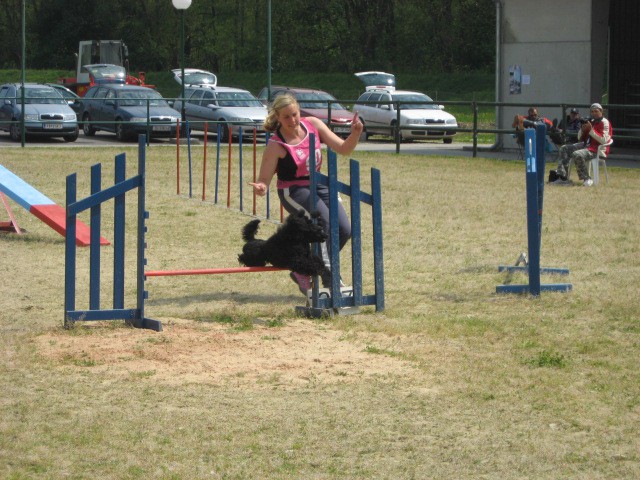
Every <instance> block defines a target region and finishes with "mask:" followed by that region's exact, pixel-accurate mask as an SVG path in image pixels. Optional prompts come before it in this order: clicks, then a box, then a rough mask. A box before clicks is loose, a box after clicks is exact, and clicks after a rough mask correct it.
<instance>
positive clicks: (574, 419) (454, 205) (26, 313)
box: [0, 146, 640, 479]
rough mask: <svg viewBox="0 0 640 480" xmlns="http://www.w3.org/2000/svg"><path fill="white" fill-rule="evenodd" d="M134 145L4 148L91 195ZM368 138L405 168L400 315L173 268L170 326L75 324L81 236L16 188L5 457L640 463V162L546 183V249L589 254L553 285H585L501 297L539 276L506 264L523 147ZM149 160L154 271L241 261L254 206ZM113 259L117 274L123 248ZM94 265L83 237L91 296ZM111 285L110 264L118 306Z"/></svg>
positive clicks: (102, 468) (170, 467)
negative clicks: (33, 211) (472, 155)
mask: <svg viewBox="0 0 640 480" xmlns="http://www.w3.org/2000/svg"><path fill="white" fill-rule="evenodd" d="M122 150H123V149H122V148H120V149H88V150H77V149H67V148H60V149H56V148H52V149H47V150H42V149H32V148H27V149H24V150H23V149H5V150H4V151H3V159H2V164H3V165H4V166H6V167H7V168H9V169H10V170H12V171H14V172H15V173H16V174H18V175H20V176H21V177H23V178H24V179H25V180H27V181H28V182H29V183H31V184H32V185H34V186H35V187H36V188H38V189H40V190H41V191H42V192H43V193H45V194H46V195H47V196H49V197H50V198H52V199H54V200H56V201H57V202H59V203H63V201H64V200H63V199H64V176H65V175H67V174H69V173H73V172H78V173H79V185H80V187H79V188H80V190H81V191H84V192H88V190H89V186H88V181H89V166H90V165H91V164H93V163H97V162H102V163H103V171H104V175H105V178H112V176H113V175H112V174H113V172H112V165H113V156H114V155H115V154H116V153H120V152H121V151H122ZM126 150H127V151H128V152H129V153H128V154H129V155H130V157H129V163H130V169H129V171H130V173H132V172H133V170H134V165H135V149H134V148H131V147H126ZM200 152H201V151H199V150H195V151H194V172H198V171H200V169H201V163H199V162H201V153H200ZM183 153H184V152H183ZM354 157H355V158H357V159H358V160H360V162H361V165H362V168H363V169H368V167H370V166H376V167H378V168H380V169H381V170H382V180H383V214H384V222H385V225H384V233H385V277H386V293H387V297H386V307H387V308H386V310H385V312H384V313H382V314H375V313H374V312H373V310H372V309H371V308H365V309H363V312H362V313H361V314H360V315H356V316H349V317H336V318H333V319H330V320H322V321H309V320H303V319H299V318H296V317H295V315H294V311H293V306H294V305H298V304H300V303H301V302H302V301H303V299H302V298H301V296H300V294H299V293H298V292H297V289H296V287H295V285H294V284H293V283H292V282H291V281H290V280H289V279H288V277H287V275H286V273H285V272H269V273H263V274H256V275H228V276H214V277H184V278H181V277H178V278H154V279H150V280H149V281H148V282H147V284H146V288H147V290H148V291H149V301H148V304H147V311H146V315H147V316H149V317H152V318H156V319H159V320H161V321H162V322H163V324H164V326H165V330H164V332H162V333H160V334H157V333H154V332H148V331H139V330H135V329H131V328H128V327H125V326H124V325H123V324H122V323H121V322H104V323H95V324H79V325H78V326H77V327H76V328H75V329H73V330H70V331H65V330H63V329H62V320H63V318H62V317H63V281H64V243H63V239H62V237H59V236H58V235H57V234H56V233H55V232H53V231H52V230H50V229H49V228H48V227H46V226H44V225H43V224H42V223H40V222H39V221H38V220H37V219H35V218H34V217H32V216H30V215H29V214H28V213H26V212H24V211H23V210H20V209H19V207H16V208H15V209H14V210H15V213H16V215H17V216H18V221H19V222H20V224H21V226H23V227H25V228H26V229H27V230H28V233H27V235H25V236H23V237H17V236H12V235H6V234H5V235H0V245H1V246H2V251H3V252H4V255H3V257H2V260H0V274H1V275H2V278H3V279H4V281H3V284H2V287H0V298H2V310H1V312H0V355H1V358H2V361H1V362H0V389H1V390H2V395H1V396H0V477H2V478H9V479H22V478H67V477H69V478H114V479H115V478H118V479H120V478H131V479H134V478H141V479H142V478H144V479H147V478H162V479H168V478H172V479H173V478H175V479H178V478H180V479H187V478H189V479H191V478H237V479H241V478H309V479H313V478H318V479H320V478H322V479H327V478H336V479H337V478H340V479H345V478H351V479H365V478H366V479H369V478H470V479H471V478H474V479H475V478H495V477H498V476H500V477H502V478H507V479H508V478H518V479H520V478H535V479H556V478H576V479H578V478H580V479H582V478H603V479H604V478H607V479H609V478H637V477H640V458H639V454H638V452H639V448H640V442H638V438H640V435H639V433H640V432H639V431H638V425H640V423H639V420H640V387H639V385H640V374H638V368H637V358H638V354H639V353H640V322H639V320H638V317H639V315H638V314H639V312H640V295H639V292H638V288H637V285H638V284H639V283H640V260H639V259H640V251H639V250H640V243H639V242H638V238H640V223H639V222H637V219H636V217H637V212H638V210H639V209H640V195H639V193H640V182H639V180H640V170H636V169H630V170H623V169H615V168H610V174H611V175H610V178H611V183H609V184H608V185H607V184H601V185H600V186H598V187H597V188H591V189H586V188H581V187H575V188H552V187H547V188H546V189H545V203H544V218H543V237H542V259H541V260H542V265H543V266H548V267H566V268H569V270H570V272H571V273H570V275H569V276H568V277H543V282H565V281H568V282H571V283H573V285H574V290H573V291H572V292H571V293H568V294H559V293H543V294H542V296H541V297H540V298H530V297H528V296H513V295H497V294H496V293H495V286H496V285H497V284H500V283H503V282H506V281H509V282H514V283H515V282H518V283H520V282H525V283H526V281H527V279H526V277H525V276H523V275H514V276H512V277H508V276H506V275H505V274H501V273H498V271H497V266H498V265H499V264H509V263H512V262H514V261H515V259H516V258H517V257H518V255H519V254H520V252H522V251H525V250H526V245H527V239H526V218H525V193H524V166H523V164H522V163H517V162H501V161H497V160H496V161H492V160H483V159H469V158H435V157H426V156H400V157H397V156H395V155H383V154H375V153H364V152H363V153H356V154H354ZM147 158H148V180H147V191H148V195H147V208H148V210H149V211H150V212H151V216H150V219H149V221H148V223H147V224H148V227H149V233H148V238H147V240H148V249H147V252H146V255H147V259H148V268H150V269H154V270H155V269H165V268H206V267H222V266H234V265H236V257H237V254H238V253H239V252H240V249H241V241H240V229H241V227H242V226H243V225H244V223H245V222H246V221H247V220H248V218H247V217H246V216H243V215H239V214H238V213H237V212H235V211H227V210H226V209H223V208H219V207H216V206H214V205H212V204H211V203H210V202H201V201H199V200H196V199H192V200H189V199H186V198H184V195H183V196H181V197H177V196H176V194H175V172H174V169H175V157H174V151H173V150H172V149H170V148H165V147H160V146H152V147H151V148H150V149H149V150H148V152H147ZM183 158H185V156H184V155H183ZM223 158H226V157H225V156H224V155H223ZM245 158H249V157H248V155H245ZM234 161H235V160H234ZM223 163H224V162H223ZM342 165H343V166H342V167H341V168H342V170H341V172H340V175H341V177H343V178H344V177H346V175H347V172H346V168H345V165H346V162H342ZM225 168H226V167H224V166H222V167H221V170H222V171H221V174H222V175H223V178H225V180H226V177H224V175H226V170H225ZM185 170H186V169H185V168H183V173H184V171H185ZM208 171H209V172H212V171H213V168H212V167H210V168H209V169H208ZM366 177H367V176H366V174H365V175H363V183H364V186H363V188H364V189H365V190H366V189H367V186H366V182H367V180H366ZM195 178H196V179H198V178H199V176H197V175H196V176H195ZM210 181H211V180H210ZM185 182H186V177H185V178H183V182H182V184H183V192H185V191H186V187H185ZM198 182H200V180H197V181H196V183H195V184H194V192H197V193H196V195H200V193H201V188H202V187H201V183H198ZM106 183H107V180H105V181H104V182H103V184H105V185H106ZM223 183H225V182H223ZM209 185H210V188H212V187H211V183H209ZM238 185H239V184H238V179H237V178H235V177H234V180H233V183H232V189H233V192H234V195H233V196H232V198H234V199H235V198H237V196H236V195H237V191H238V188H239V187H238ZM224 188H226V187H224ZM210 191H211V190H210ZM211 192H212V191H211ZM244 193H245V197H244V198H243V200H244V203H245V208H247V206H248V205H251V201H252V199H251V196H250V194H249V192H247V191H246V190H245V192H244ZM212 195H213V193H210V194H209V198H212ZM220 198H221V199H225V200H226V190H224V189H222V191H221V192H220ZM133 200H135V199H134V198H131V201H133ZM232 207H233V208H237V207H238V205H237V203H235V204H234V205H232ZM249 208H250V207H249ZM259 209H261V210H259V211H263V209H264V204H259ZM110 210H111V209H110V208H106V209H104V211H103V215H104V222H103V224H104V225H105V226H106V225H108V222H109V218H110V216H111V215H112V213H111V211H110ZM133 211H134V208H133V207H130V208H129V212H130V213H131V214H133ZM134 225H135V219H134V218H133V215H131V218H130V219H128V226H129V229H130V231H133V228H134ZM365 225H366V223H365ZM105 228H106V229H107V230H106V231H105V236H106V237H107V238H110V237H112V233H111V232H110V231H108V228H109V227H105ZM261 228H262V234H263V235H268V234H269V233H270V231H271V229H273V228H275V226H274V225H273V224H272V223H269V222H264V223H263V225H262V227H261ZM363 235H364V243H365V251H364V258H365V260H364V261H365V265H368V262H369V261H370V260H371V252H370V246H369V239H370V235H371V232H369V231H367V230H365V231H364V232H363ZM133 243H134V242H133V240H131V241H130V244H128V245H127V259H128V262H131V265H133V262H134V258H135V246H134V245H133ZM348 257H349V256H348V254H346V255H345V258H344V259H343V265H345V266H347V265H348V264H349V260H350V259H349V258H348ZM102 261H103V265H104V266H105V269H106V270H109V267H110V265H111V263H112V250H111V249H110V248H103V249H102ZM87 265H88V252H87V251H86V250H82V251H81V252H80V253H79V259H78V289H79V300H78V306H79V307H80V308H83V307H82V303H83V302H84V301H85V299H86V298H87V295H86V294H87V291H88V273H87ZM132 268H133V267H132ZM345 268H346V273H347V275H346V277H347V278H348V272H349V269H348V267H345ZM126 282H127V287H128V288H127V303H128V304H134V290H135V279H134V278H133V274H132V273H131V274H128V275H127V278H126ZM364 283H365V290H367V289H370V288H371V285H372V280H371V272H370V268H369V267H366V268H365V280H364ZM110 288H111V285H110V280H109V276H108V275H107V276H106V278H105V279H104V283H103V285H102V289H103V292H104V295H103V297H104V298H103V305H105V306H106V305H108V304H109V294H110Z"/></svg>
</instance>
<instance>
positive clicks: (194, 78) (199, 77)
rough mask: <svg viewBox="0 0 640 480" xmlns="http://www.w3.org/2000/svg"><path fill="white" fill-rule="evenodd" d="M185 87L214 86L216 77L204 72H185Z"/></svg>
mask: <svg viewBox="0 0 640 480" xmlns="http://www.w3.org/2000/svg"><path fill="white" fill-rule="evenodd" d="M184 80H185V81H184V84H185V85H216V83H217V79H216V76H215V75H214V74H212V73H206V72H185V74H184Z"/></svg>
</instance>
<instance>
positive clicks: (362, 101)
mask: <svg viewBox="0 0 640 480" xmlns="http://www.w3.org/2000/svg"><path fill="white" fill-rule="evenodd" d="M355 75H356V76H357V77H358V78H359V79H360V80H361V81H362V82H363V83H364V84H365V87H366V91H365V92H364V93H363V94H362V95H360V97H359V98H358V100H357V101H356V104H355V106H354V107H353V108H354V110H357V111H358V113H359V115H360V120H361V121H362V123H364V131H365V136H366V137H369V136H370V135H375V134H379V135H389V136H394V135H395V134H396V125H397V122H398V114H399V117H400V129H398V130H397V134H398V135H399V137H400V140H401V141H402V140H414V139H424V140H442V141H443V142H444V143H451V142H453V136H454V135H455V134H456V129H457V128H458V122H457V120H456V118H455V117H454V116H453V115H451V114H450V113H448V112H445V111H444V107H443V106H442V105H437V104H435V103H434V102H433V100H432V99H431V98H430V97H429V96H427V95H425V94H424V93H421V92H412V91H408V90H396V88H395V83H396V82H395V76H394V75H392V74H390V73H385V72H359V73H356V74H355ZM398 109H399V110H400V112H398Z"/></svg>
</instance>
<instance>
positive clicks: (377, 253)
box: [371, 168, 384, 312]
mask: <svg viewBox="0 0 640 480" xmlns="http://www.w3.org/2000/svg"><path fill="white" fill-rule="evenodd" d="M371 197H372V202H371V203H372V205H371V209H372V217H373V218H372V222H373V271H374V276H375V291H376V311H377V312H381V311H383V310H384V258H383V245H382V185H381V181H380V170H378V169H377V168H372V169H371Z"/></svg>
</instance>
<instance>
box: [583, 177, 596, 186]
mask: <svg viewBox="0 0 640 480" xmlns="http://www.w3.org/2000/svg"><path fill="white" fill-rule="evenodd" d="M582 185H584V186H585V187H591V186H592V185H593V180H591V179H590V178H587V179H586V180H585V181H584V182H583V184H582Z"/></svg>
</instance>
